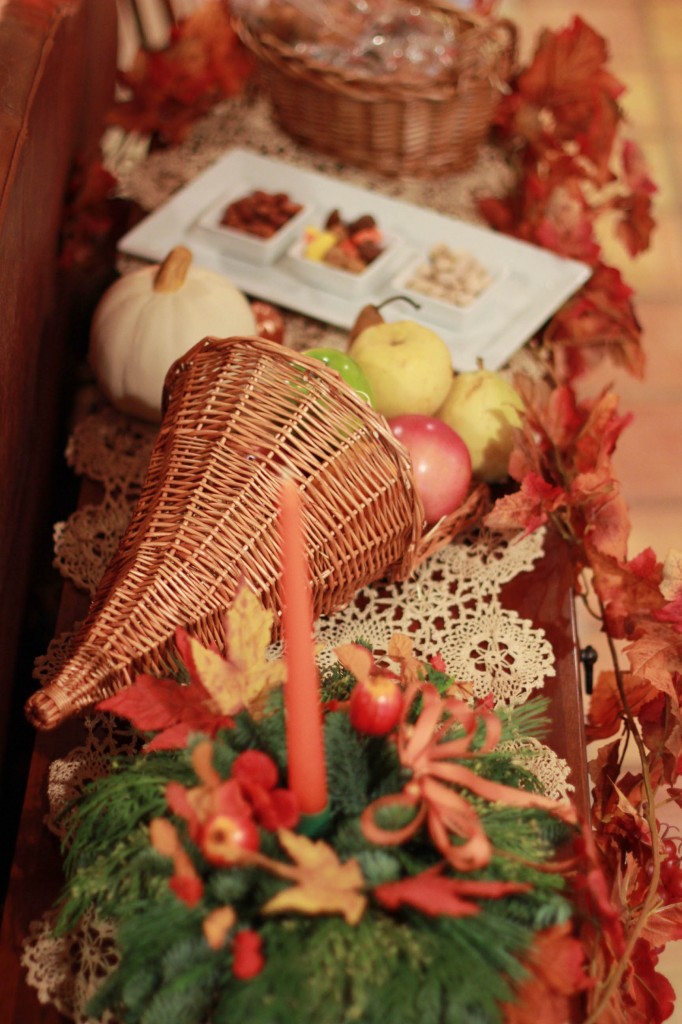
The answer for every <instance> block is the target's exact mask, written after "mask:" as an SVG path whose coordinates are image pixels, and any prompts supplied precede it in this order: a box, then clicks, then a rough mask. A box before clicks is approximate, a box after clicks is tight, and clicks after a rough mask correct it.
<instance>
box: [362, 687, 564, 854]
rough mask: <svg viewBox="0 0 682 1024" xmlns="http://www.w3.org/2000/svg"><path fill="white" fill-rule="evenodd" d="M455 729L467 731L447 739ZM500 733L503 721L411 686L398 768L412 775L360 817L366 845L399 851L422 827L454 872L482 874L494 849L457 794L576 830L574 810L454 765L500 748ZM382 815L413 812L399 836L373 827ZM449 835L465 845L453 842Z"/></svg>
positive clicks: (399, 739) (399, 740)
mask: <svg viewBox="0 0 682 1024" xmlns="http://www.w3.org/2000/svg"><path fill="white" fill-rule="evenodd" d="M420 694H421V696H422V699H423V707H422V709H421V711H420V713H419V716H418V718H417V721H416V722H415V723H414V724H411V723H410V722H409V720H408V715H409V711H410V708H411V707H412V705H413V703H414V701H415V699H416V698H417V696H418V695H420ZM480 724H483V726H484V729H485V734H484V737H483V742H482V743H481V744H480V745H479V746H477V747H476V749H474V748H473V746H472V743H473V739H474V736H475V734H476V732H477V731H478V729H479V726H480ZM456 725H459V726H461V727H462V728H463V729H464V735H463V736H461V737H458V738H456V739H447V738H444V736H446V735H447V734H448V733H450V732H451V730H452V728H453V726H456ZM501 732H502V723H501V722H500V719H499V718H498V717H497V716H496V715H494V714H492V713H491V712H490V711H488V710H487V709H480V708H478V709H474V708H471V707H470V706H469V705H467V704H465V703H464V702H463V701H461V700H458V699H457V698H455V697H447V696H445V697H441V695H440V694H439V693H438V691H437V690H436V688H435V687H434V686H432V685H430V684H426V685H423V684H422V685H420V684H418V683H414V684H412V685H411V686H409V687H408V689H407V692H406V694H405V704H404V711H403V716H402V720H401V722H400V725H399V729H398V736H397V747H398V756H399V758H400V763H401V764H402V765H403V766H404V767H405V768H406V769H408V770H409V771H410V773H411V778H410V780H409V782H408V783H407V784H406V785H405V787H404V789H403V790H402V792H400V793H393V794H390V795H388V796H383V797H380V798H379V799H377V800H375V801H374V802H373V803H372V804H370V805H369V807H367V808H366V809H365V811H364V812H363V814H362V817H361V819H360V821H361V827H362V831H363V834H364V836H365V838H367V839H369V840H370V842H373V843H377V844H378V845H384V846H394V845H399V844H400V843H403V842H405V841H406V840H408V839H410V838H411V837H412V836H414V835H415V834H416V832H418V830H419V829H420V828H421V826H422V825H423V824H424V822H425V823H426V825H427V828H428V831H429V834H430V836H431V839H432V840H433V843H434V845H435V846H436V847H437V849H438V850H439V851H440V852H441V854H442V855H443V857H444V858H445V859H446V860H447V861H448V863H449V864H451V865H452V867H453V868H456V869H457V870H459V871H473V870H475V869H478V868H482V867H485V865H486V864H487V863H488V862H489V861H490V859H491V857H492V846H491V843H490V840H489V839H488V836H487V835H486V832H485V829H484V828H483V825H482V823H481V820H480V818H479V816H478V813H477V811H476V809H475V807H474V806H473V805H472V804H471V803H470V802H469V800H468V799H467V797H466V796H465V795H464V793H463V792H462V790H468V791H469V792H470V793H474V794H475V795H476V796H480V797H483V798H484V799H485V800H490V801H491V802H496V803H501V804H505V805H506V806H508V807H528V808H536V809H540V810H544V811H547V812H549V813H550V814H554V815H556V816H557V817H559V818H560V819H562V820H563V821H566V822H568V823H571V824H574V823H575V822H576V820H577V818H576V813H575V809H574V807H573V806H572V805H571V804H569V803H561V802H558V801H556V800H550V799H549V798H548V797H545V796H541V795H540V794H537V793H529V792H527V791H526V790H522V789H515V788H513V787H511V786H505V785H503V784H502V783H499V782H491V781H490V780H489V779H483V778H481V777H480V776H479V775H477V774H476V773H475V772H474V771H472V770H471V769H470V768H467V767H466V766H465V765H463V764H461V763H456V762H458V761H460V762H461V759H463V758H471V757H479V756H480V755H482V754H486V753H489V752H490V751H491V750H493V749H494V748H495V747H496V746H497V743H498V741H499V739H500V735H501ZM386 807H403V808H407V809H409V808H415V809H416V813H415V815H414V817H413V818H412V819H411V820H410V821H409V822H408V823H407V824H406V825H404V826H402V827H401V828H397V829H384V828H382V827H381V826H380V825H378V824H377V821H376V816H377V812H379V811H380V810H382V809H383V808H386ZM453 835H454V836H457V837H459V839H460V840H463V842H456V843H455V842H453V841H452V838H451V837H452V836H453Z"/></svg>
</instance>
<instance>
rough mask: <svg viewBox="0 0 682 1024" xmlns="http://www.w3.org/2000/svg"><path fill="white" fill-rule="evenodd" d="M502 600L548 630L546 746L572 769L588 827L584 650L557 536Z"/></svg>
mask: <svg viewBox="0 0 682 1024" xmlns="http://www.w3.org/2000/svg"><path fill="white" fill-rule="evenodd" d="M502 600H503V603H504V604H505V606H506V607H508V608H513V609H515V610H516V611H518V612H519V614H520V615H522V616H523V617H524V618H527V619H530V620H531V622H533V623H534V624H535V625H536V626H539V627H541V628H542V629H544V631H545V634H546V636H547V639H548V640H549V642H550V644H551V646H552V649H553V651H554V657H555V669H556V675H555V676H553V677H549V678H547V679H546V680H545V685H544V687H543V690H542V692H543V694H544V695H545V696H546V697H547V698H548V700H549V716H550V731H549V733H548V735H547V743H548V744H549V746H550V747H551V748H552V749H553V750H554V751H555V752H556V753H557V754H558V755H559V756H560V757H563V758H565V760H566V761H567V762H568V764H569V766H570V768H571V775H570V782H571V783H572V784H573V786H574V787H575V792H574V794H573V799H574V801H575V803H576V806H577V808H578V811H579V813H580V815H581V817H582V818H583V820H585V821H587V820H588V819H589V815H590V810H589V808H590V796H589V783H588V776H587V763H586V755H585V751H586V743H585V723H584V715H583V698H582V673H581V664H580V649H579V645H578V635H577V629H576V621H575V599H574V591H573V569H572V566H571V561H570V553H569V550H568V548H567V547H566V545H565V544H564V542H563V541H561V540H560V539H559V538H558V537H557V536H555V535H553V536H551V537H550V540H549V542H548V543H547V544H546V551H545V555H544V557H543V558H542V559H541V560H540V561H539V562H538V563H537V564H536V565H535V566H534V568H533V569H532V571H531V572H527V573H520V574H519V575H518V576H517V577H516V578H515V579H513V580H511V582H509V583H508V584H506V585H505V587H504V589H503V591H502Z"/></svg>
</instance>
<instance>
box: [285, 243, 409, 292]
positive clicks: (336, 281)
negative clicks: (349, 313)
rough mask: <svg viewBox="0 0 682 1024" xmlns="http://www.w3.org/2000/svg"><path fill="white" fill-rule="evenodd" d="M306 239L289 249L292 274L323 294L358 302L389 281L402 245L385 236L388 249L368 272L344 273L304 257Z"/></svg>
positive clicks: (366, 270) (374, 260)
mask: <svg viewBox="0 0 682 1024" xmlns="http://www.w3.org/2000/svg"><path fill="white" fill-rule="evenodd" d="M305 244H306V243H305V238H304V237H300V238H299V239H297V241H296V242H294V244H293V245H292V246H291V247H290V248H289V251H288V253H287V260H288V261H289V266H290V269H291V270H292V272H293V273H294V274H295V275H296V276H297V277H298V278H299V280H301V281H304V282H305V283H306V284H308V285H311V286H312V287H313V288H316V289H318V290H319V291H321V292H329V293H332V294H334V295H340V296H342V297H343V298H349V299H352V298H357V297H358V296H361V295H366V294H367V293H369V292H373V291H376V289H377V288H380V287H381V285H382V284H383V283H384V282H385V281H386V280H387V279H388V277H389V276H390V274H391V272H392V270H393V269H394V267H395V264H396V260H398V259H399V257H400V252H401V243H400V241H399V240H398V238H396V237H395V236H392V235H389V234H386V233H384V248H383V250H382V251H381V252H380V253H379V255H378V256H377V257H376V259H373V260H372V262H371V263H369V264H368V265H367V266H366V267H365V269H364V270H361V271H360V272H359V273H358V272H355V271H352V270H343V268H341V267H335V266H332V264H330V263H325V262H323V261H322V260H310V259H307V257H305V256H304V255H303V252H304V249H305Z"/></svg>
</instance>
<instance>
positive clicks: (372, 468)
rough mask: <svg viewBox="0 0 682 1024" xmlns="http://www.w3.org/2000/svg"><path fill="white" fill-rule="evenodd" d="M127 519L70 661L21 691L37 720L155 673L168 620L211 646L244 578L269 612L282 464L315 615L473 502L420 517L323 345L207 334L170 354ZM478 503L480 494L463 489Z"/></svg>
mask: <svg viewBox="0 0 682 1024" xmlns="http://www.w3.org/2000/svg"><path fill="white" fill-rule="evenodd" d="M164 401H165V405H166V411H165V415H164V419H163V423H162V425H161V429H160V431H159V435H158V437H157V440H156V443H155V446H154V449H153V452H152V456H151V460H150V465H149V469H148V472H147V476H146V479H145V483H144V486H143V489H142V493H141V495H140V498H139V501H138V504H137V506H136V508H135V510H134V513H133V516H132V519H131V522H130V524H129V526H128V528H127V530H126V531H125V534H124V536H123V538H122V540H121V542H120V545H119V548H118V550H117V553H116V554H115V556H114V558H113V559H112V561H111V563H110V564H109V566H108V568H107V570H106V572H105V575H104V577H103V579H102V582H101V584H100V586H99V588H98V591H97V593H96V594H95V597H94V599H93V602H92V605H91V607H90V610H89V612H88V615H87V617H86V619H85V620H84V622H83V624H82V626H81V628H80V630H79V631H78V633H77V635H76V636H75V638H74V643H73V645H72V650H71V652H70V655H69V657H68V659H67V662H66V664H65V665H64V667H63V668H62V670H61V671H60V673H59V674H58V675H57V677H56V678H55V679H53V680H52V681H51V682H50V683H49V684H48V685H47V686H46V687H45V688H44V689H43V690H40V691H38V692H37V693H35V694H34V695H33V696H32V698H31V699H30V701H29V702H28V704H27V709H26V710H27V714H28V716H29V718H30V719H31V721H33V723H34V724H35V725H37V726H38V727H40V728H51V727H52V726H55V725H57V724H58V723H59V722H60V721H62V720H63V719H64V718H66V717H68V716H69V715H71V714H73V713H74V712H75V711H76V710H78V709H79V708H83V707H86V706H88V705H91V704H93V703H94V702H96V701H97V700H99V699H102V698H103V697H105V696H108V695H110V694H112V693H113V692H115V691H116V690H118V689H120V688H122V687H124V686H126V685H128V684H130V683H131V682H132V681H133V680H134V679H135V677H136V675H137V674H138V673H139V672H152V673H155V674H162V673H163V672H164V671H168V666H169V665H170V664H171V659H170V657H169V654H171V653H172V651H171V648H172V645H173V640H174V633H175V630H176V627H177V626H178V625H182V626H185V627H186V628H188V629H190V630H191V632H192V633H193V635H195V636H197V637H198V638H199V639H200V640H202V641H203V642H204V643H207V644H215V645H216V646H217V647H218V648H219V649H221V647H222V645H223V644H224V614H225V611H226V609H227V608H228V607H229V604H230V601H231V599H232V597H233V595H234V593H235V591H236V589H237V586H238V584H239V582H240V580H241V579H242V578H244V579H246V580H247V581H248V583H249V584H250V585H251V586H252V587H253V589H254V590H255V592H256V593H257V594H258V595H259V596H260V597H261V599H262V601H263V603H264V604H265V605H266V607H270V608H273V609H274V610H275V611H276V613H277V615H276V621H278V614H279V612H278V609H279V599H278V579H279V566H280V551H279V534H278V529H277V515H278V507H279V491H280V487H281V479H282V475H283V474H288V475H290V476H291V477H293V478H294V479H295V480H296V481H297V482H298V483H299V485H300V488H301V491H302V503H303V516H304V528H305V531H306V542H307V554H308V558H309V563H310V571H311V577H312V585H313V604H314V610H315V614H316V616H318V615H320V614H325V613H329V612H331V611H333V610H335V609H337V608H340V607H342V606H343V605H345V604H346V603H347V602H348V601H349V600H350V599H351V598H352V597H353V595H354V594H355V592H356V591H357V589H358V588H359V587H361V586H364V585H365V584H366V583H368V582H372V581H374V580H378V579H383V578H395V579H401V578H406V577H407V576H408V575H409V574H410V572H411V570H412V568H413V567H414V565H415V564H416V563H417V561H418V560H420V559H421V558H422V557H423V556H424V555H425V554H427V553H428V552H429V551H430V550H431V549H432V548H433V547H434V546H436V547H437V546H440V545H441V544H442V543H444V542H446V541H447V540H448V539H449V538H450V537H451V536H452V534H453V533H456V532H457V531H458V529H459V527H460V525H461V526H463V525H466V522H468V521H469V520H470V519H471V517H472V515H474V514H475V508H474V506H473V505H472V504H471V503H470V504H468V505H467V507H466V508H465V509H464V510H462V512H461V513H460V514H455V516H454V517H451V518H450V519H448V520H445V521H444V522H443V523H441V524H439V526H438V528H436V529H435V530H434V531H428V532H427V533H426V534H424V533H423V532H422V518H423V506H422V504H421V500H420V498H419V497H418V495H417V492H416V490H415V485H414V477H413V474H412V468H411V464H410V462H409V457H408V455H407V452H406V450H405V449H404V448H403V447H402V446H401V445H400V444H399V443H398V442H397V441H396V440H395V438H394V437H393V435H392V434H391V432H390V429H389V427H388V425H387V423H386V421H385V419H384V418H383V417H381V416H379V415H378V414H377V413H375V412H374V411H373V410H372V409H370V408H369V406H367V405H366V404H365V403H364V402H363V401H362V399H361V398H360V397H359V396H357V395H356V394H355V392H353V391H352V390H351V389H350V388H348V386H347V385H346V384H345V382H343V381H342V380H341V378H340V377H339V376H338V374H337V373H336V372H335V371H333V370H331V369H329V368H328V367H326V366H325V365H324V364H322V363H321V362H319V361H318V360H314V359H312V358H309V357H306V356H302V355H300V354H297V353H295V352H293V351H292V350H290V349H287V348H285V347H284V346H282V345H277V344H275V343H272V342H268V341H264V340H263V339H260V338H233V339H226V340H216V339H205V340H204V341H202V342H200V343H199V344H198V345H197V346H195V347H194V348H193V349H192V350H191V351H190V352H189V353H188V354H187V355H186V356H185V357H184V358H183V359H181V360H179V361H178V362H177V363H176V364H175V365H174V366H173V367H172V368H171V370H170V372H169V374H168V377H167V379H166V390H165V395H164ZM474 504H475V502H474Z"/></svg>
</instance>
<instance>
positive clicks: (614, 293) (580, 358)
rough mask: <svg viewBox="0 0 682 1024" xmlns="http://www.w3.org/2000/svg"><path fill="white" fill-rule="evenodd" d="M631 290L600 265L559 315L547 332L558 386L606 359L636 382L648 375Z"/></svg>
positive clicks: (610, 269) (546, 341) (544, 338)
mask: <svg viewBox="0 0 682 1024" xmlns="http://www.w3.org/2000/svg"><path fill="white" fill-rule="evenodd" d="M632 294H633V293H632V289H631V288H630V287H629V285H627V284H626V283H625V282H624V280H623V278H622V276H621V274H620V272H619V271H618V270H615V269H614V268H613V267H607V266H605V265H604V264H603V263H601V262H600V263H598V264H597V265H596V266H595V268H594V271H593V274H592V277H591V278H590V280H589V281H588V282H587V283H586V284H585V285H584V286H583V288H582V289H581V290H580V292H579V293H578V294H577V295H576V296H575V298H573V299H571V300H570V301H569V302H568V303H566V305H565V306H564V307H563V308H562V309H560V310H559V311H558V313H557V314H556V315H555V316H554V317H553V318H552V320H551V322H550V323H549V325H548V327H547V328H546V330H545V331H544V332H543V335H542V341H543V344H544V345H547V346H549V347H550V348H551V350H552V353H553V356H554V359H555V364H556V372H557V374H558V376H559V379H560V380H569V379H571V378H575V377H577V376H580V375H582V374H584V373H585V372H586V371H587V370H589V369H590V368H591V367H593V366H596V365H597V363H598V362H599V361H600V360H601V359H602V358H604V357H605V356H608V357H609V358H610V359H611V361H612V362H613V363H614V364H615V365H616V366H622V367H623V368H624V369H626V370H627V371H628V372H629V373H631V374H632V375H633V376H634V377H637V378H639V379H641V377H642V376H643V374H644V353H643V351H642V347H641V327H640V325H639V322H638V320H637V317H636V315H635V311H634V307H633V305H632Z"/></svg>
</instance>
